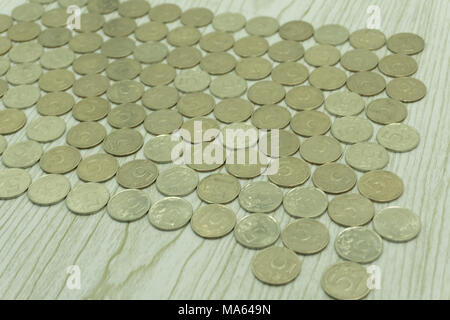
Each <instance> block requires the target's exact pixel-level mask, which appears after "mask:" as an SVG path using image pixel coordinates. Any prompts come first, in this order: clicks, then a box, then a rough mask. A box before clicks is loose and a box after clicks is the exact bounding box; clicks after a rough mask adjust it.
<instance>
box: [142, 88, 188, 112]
mask: <svg viewBox="0 0 450 320" xmlns="http://www.w3.org/2000/svg"><path fill="white" fill-rule="evenodd" d="M179 99H180V96H179V94H178V91H177V89H175V88H174V87H169V86H157V87H154V88H150V89H149V90H147V91H146V92H145V93H144V95H143V97H142V104H143V105H144V106H146V107H147V108H149V109H151V110H160V109H169V108H172V107H173V106H174V105H176V104H177V102H178V100H179Z"/></svg>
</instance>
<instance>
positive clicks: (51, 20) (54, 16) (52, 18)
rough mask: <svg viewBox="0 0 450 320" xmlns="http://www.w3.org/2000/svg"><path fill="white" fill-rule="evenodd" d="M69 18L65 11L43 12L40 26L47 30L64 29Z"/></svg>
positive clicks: (60, 9) (56, 9) (58, 9)
mask: <svg viewBox="0 0 450 320" xmlns="http://www.w3.org/2000/svg"><path fill="white" fill-rule="evenodd" d="M52 2H53V1H52ZM69 16H70V15H69V13H67V12H66V10H65V9H63V8H55V9H52V10H50V11H46V12H44V13H43V15H42V17H41V21H42V24H43V25H44V26H46V27H48V28H59V27H64V26H65V25H66V24H67V19H68V18H69Z"/></svg>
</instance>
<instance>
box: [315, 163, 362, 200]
mask: <svg viewBox="0 0 450 320" xmlns="http://www.w3.org/2000/svg"><path fill="white" fill-rule="evenodd" d="M312 181H313V183H314V185H315V186H316V187H317V188H319V189H321V190H322V191H324V192H327V193H334V194H336V193H343V192H347V191H349V190H351V189H353V187H354V186H355V184H356V174H355V172H354V171H353V169H351V168H350V167H349V166H347V165H345V164H341V163H327V164H324V165H321V166H320V167H318V168H317V169H316V171H314V173H313V175H312ZM358 186H359V184H358Z"/></svg>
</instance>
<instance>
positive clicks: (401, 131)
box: [377, 123, 420, 152]
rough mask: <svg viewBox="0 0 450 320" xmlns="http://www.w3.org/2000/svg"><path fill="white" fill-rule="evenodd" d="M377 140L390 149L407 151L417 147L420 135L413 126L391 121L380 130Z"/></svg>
mask: <svg viewBox="0 0 450 320" xmlns="http://www.w3.org/2000/svg"><path fill="white" fill-rule="evenodd" d="M377 141H378V143H379V144H381V145H382V146H383V147H385V148H386V149H388V150H391V151H395V152H407V151H410V150H412V149H414V148H416V147H417V145H418V144H419V142H420V135H419V132H417V130H416V129H414V128H413V127H411V126H408V125H406V124H403V123H391V124H388V125H386V126H384V127H381V128H380V129H379V130H378V133H377Z"/></svg>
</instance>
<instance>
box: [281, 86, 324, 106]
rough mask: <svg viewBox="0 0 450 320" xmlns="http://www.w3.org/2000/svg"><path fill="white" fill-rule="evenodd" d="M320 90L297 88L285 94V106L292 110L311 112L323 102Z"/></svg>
mask: <svg viewBox="0 0 450 320" xmlns="http://www.w3.org/2000/svg"><path fill="white" fill-rule="evenodd" d="M324 99H325V98H324V96H323V93H322V91H321V90H319V89H317V88H314V87H310V86H299V87H296V88H293V89H291V90H289V92H288V93H287V94H286V104H287V105H288V106H289V107H291V108H292V109H294V110H312V109H316V108H318V107H320V106H321V105H322V103H323V101H324Z"/></svg>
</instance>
